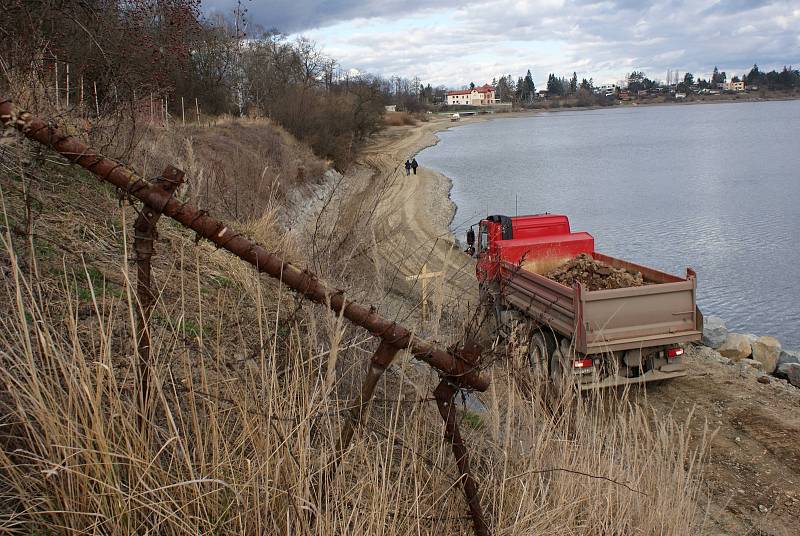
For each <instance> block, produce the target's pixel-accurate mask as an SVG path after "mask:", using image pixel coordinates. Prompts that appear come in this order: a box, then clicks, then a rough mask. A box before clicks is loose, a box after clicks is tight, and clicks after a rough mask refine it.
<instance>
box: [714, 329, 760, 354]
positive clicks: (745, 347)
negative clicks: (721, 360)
mask: <svg viewBox="0 0 800 536" xmlns="http://www.w3.org/2000/svg"><path fill="white" fill-rule="evenodd" d="M717 351H718V352H719V353H720V355H722V356H723V357H727V358H729V359H732V360H733V361H739V360H740V359H745V358H748V357H750V356H751V355H752V353H753V349H752V348H751V347H750V341H749V340H748V338H747V336H745V335H742V334H740V333H728V336H727V337H726V338H725V342H723V343H722V345H721V346H720V347H719V348H717Z"/></svg>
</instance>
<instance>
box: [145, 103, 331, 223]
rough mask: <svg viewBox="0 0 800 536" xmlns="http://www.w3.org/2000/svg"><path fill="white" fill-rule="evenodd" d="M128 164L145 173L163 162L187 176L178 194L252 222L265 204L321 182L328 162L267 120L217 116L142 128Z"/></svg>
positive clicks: (156, 170)
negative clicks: (207, 121)
mask: <svg viewBox="0 0 800 536" xmlns="http://www.w3.org/2000/svg"><path fill="white" fill-rule="evenodd" d="M133 164H134V165H135V166H136V167H137V168H139V169H141V170H142V171H143V172H144V173H145V174H146V175H148V176H154V175H157V174H159V173H160V172H161V171H162V170H163V169H164V167H165V166H166V165H167V164H173V165H176V166H178V167H179V168H181V169H183V170H184V171H185V172H186V176H187V177H189V178H191V181H190V182H189V183H188V185H187V187H186V188H184V189H183V195H184V196H186V197H187V198H188V199H191V200H192V202H194V203H196V204H198V205H199V206H202V207H203V208H207V209H209V210H212V211H214V213H216V214H219V215H221V216H224V217H225V218H228V219H235V220H237V221H249V220H252V219H257V218H259V217H260V216H261V214H263V213H264V212H265V208H267V207H268V205H269V203H271V202H278V203H279V204H282V205H285V204H287V202H288V201H287V200H288V199H294V197H296V195H295V191H297V190H299V191H301V192H302V191H308V189H309V188H310V187H312V186H313V185H315V184H318V183H319V182H320V181H321V180H322V175H323V173H324V172H325V170H326V169H328V167H329V166H328V164H327V163H326V162H324V161H323V160H320V159H319V158H317V157H316V156H314V154H313V153H312V152H311V150H310V149H309V148H308V147H307V146H305V145H303V144H301V143H299V142H298V141H297V140H296V139H295V138H294V137H293V136H292V135H291V134H289V133H288V132H286V131H285V130H284V129H283V128H281V127H280V126H278V125H276V124H274V123H273V122H271V121H269V120H268V119H256V118H233V117H227V116H226V117H221V118H217V119H215V121H214V122H213V123H211V124H202V125H197V124H188V125H185V126H181V125H173V126H171V127H170V128H168V129H162V128H148V129H147V130H146V133H145V134H144V136H143V139H142V141H141V143H139V145H138V147H137V151H136V155H135V157H134V158H133Z"/></svg>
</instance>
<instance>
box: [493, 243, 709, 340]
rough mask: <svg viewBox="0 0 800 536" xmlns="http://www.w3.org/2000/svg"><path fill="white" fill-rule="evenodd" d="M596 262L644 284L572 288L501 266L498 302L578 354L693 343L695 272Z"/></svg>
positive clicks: (696, 328) (697, 325)
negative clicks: (681, 273) (563, 338)
mask: <svg viewBox="0 0 800 536" xmlns="http://www.w3.org/2000/svg"><path fill="white" fill-rule="evenodd" d="M590 254H591V255H592V257H594V258H595V259H596V260H598V261H601V262H605V263H606V264H609V265H611V266H613V267H615V268H623V269H626V270H629V271H632V272H636V271H638V272H641V273H642V275H643V277H644V279H645V281H646V282H647V283H648V284H647V285H645V286H641V287H630V288H620V289H612V290H594V291H590V290H587V289H586V287H585V286H584V285H582V284H578V285H576V286H575V287H573V288H570V287H567V286H565V285H562V284H561V283H558V282H556V281H552V280H550V279H548V278H546V277H544V276H543V275H539V274H537V273H534V272H531V271H528V270H525V269H524V268H522V267H521V266H519V265H516V264H512V263H509V262H502V263H501V267H500V292H501V295H502V298H503V299H504V301H505V302H506V303H507V304H509V305H512V306H513V307H514V308H516V309H518V310H520V311H521V312H523V313H524V314H526V315H527V316H529V317H531V318H533V319H534V320H537V321H538V322H540V323H542V324H547V325H549V326H550V327H552V328H553V329H554V330H555V331H557V332H559V333H561V334H562V335H564V336H566V337H570V338H572V339H573V340H574V341H575V349H576V351H578V352H580V353H583V354H600V353H604V352H611V351H618V350H630V349H634V348H645V347H650V346H661V345H667V344H678V343H686V342H692V341H697V340H699V339H700V336H701V332H702V316H701V315H700V313H699V311H698V310H697V304H696V301H695V288H696V286H697V283H696V278H695V273H694V271H692V270H691V269H687V271H686V277H685V278H681V277H677V276H674V275H671V274H668V273H665V272H661V271H658V270H655V269H653V268H648V267H646V266H641V265H638V264H634V263H631V262H627V261H624V260H621V259H616V258H614V257H610V256H608V255H603V254H602V253H598V252H592V253H590Z"/></svg>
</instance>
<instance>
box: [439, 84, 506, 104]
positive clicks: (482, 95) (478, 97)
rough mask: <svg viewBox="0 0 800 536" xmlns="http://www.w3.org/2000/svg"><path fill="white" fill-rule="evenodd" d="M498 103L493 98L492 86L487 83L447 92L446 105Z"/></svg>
mask: <svg viewBox="0 0 800 536" xmlns="http://www.w3.org/2000/svg"><path fill="white" fill-rule="evenodd" d="M499 103H500V101H499V100H498V99H496V98H495V94H494V88H493V87H492V86H490V85H489V84H485V85H483V86H480V87H475V88H472V89H460V90H456V91H448V92H447V105H448V106H489V105H492V104H499Z"/></svg>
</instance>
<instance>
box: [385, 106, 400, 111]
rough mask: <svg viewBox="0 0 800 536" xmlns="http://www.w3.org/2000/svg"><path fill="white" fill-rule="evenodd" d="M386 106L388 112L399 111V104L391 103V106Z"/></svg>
mask: <svg viewBox="0 0 800 536" xmlns="http://www.w3.org/2000/svg"><path fill="white" fill-rule="evenodd" d="M384 108H386V111H387V112H396V111H397V105H396V104H390V105H389V106H384Z"/></svg>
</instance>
